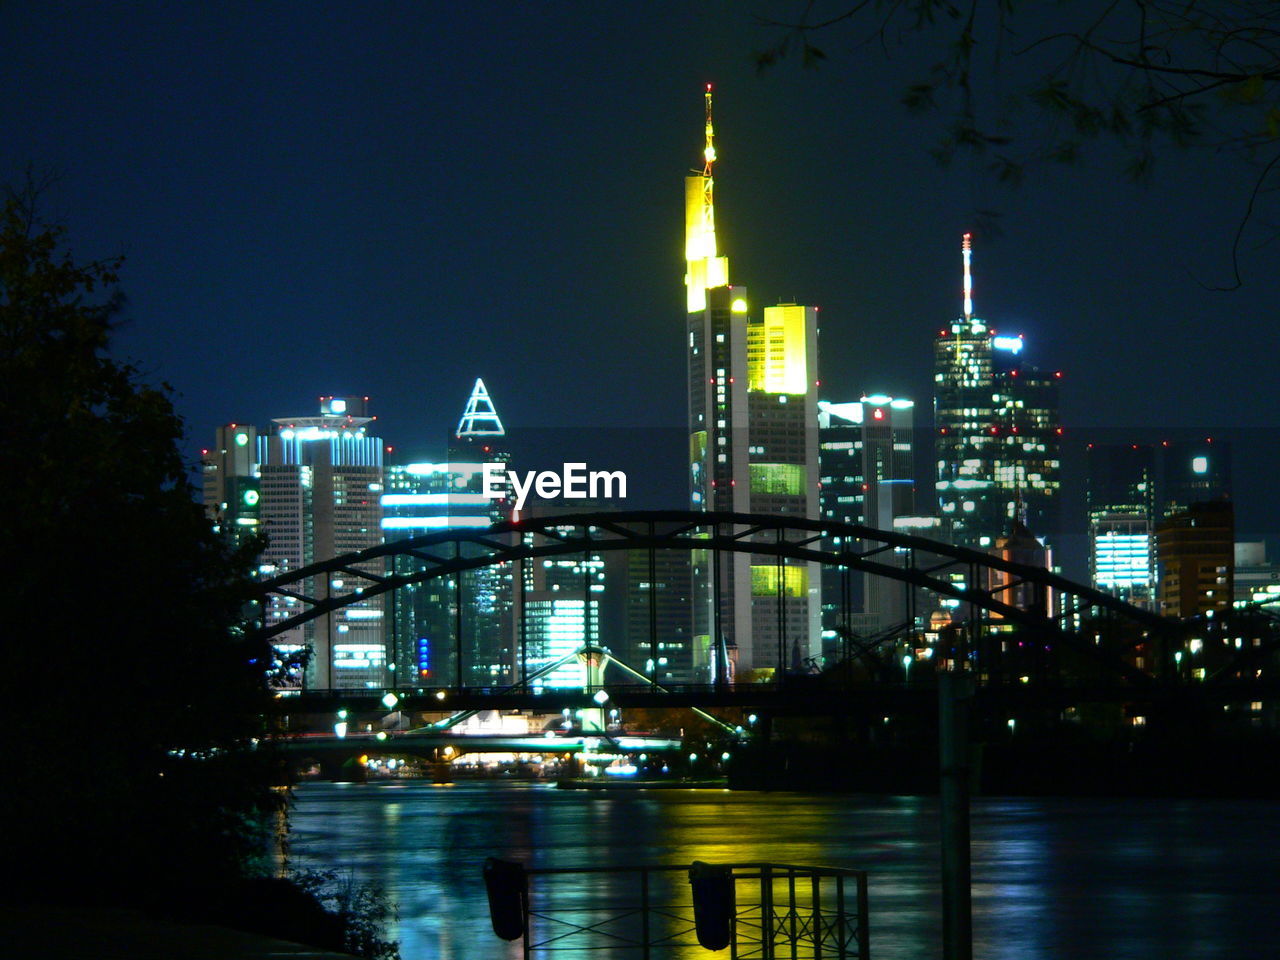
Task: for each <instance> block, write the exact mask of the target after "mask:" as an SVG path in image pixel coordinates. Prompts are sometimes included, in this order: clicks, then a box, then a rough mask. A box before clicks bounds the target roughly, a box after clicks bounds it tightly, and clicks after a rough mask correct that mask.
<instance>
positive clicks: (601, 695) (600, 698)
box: [591, 690, 609, 707]
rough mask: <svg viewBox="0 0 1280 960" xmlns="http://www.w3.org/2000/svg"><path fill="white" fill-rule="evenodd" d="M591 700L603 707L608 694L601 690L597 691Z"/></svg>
mask: <svg viewBox="0 0 1280 960" xmlns="http://www.w3.org/2000/svg"><path fill="white" fill-rule="evenodd" d="M591 699H592V700H594V701H595V702H596V703H598V704H599V705H600V706H602V707H603V706H604V705H605V703H606V702H607V701H608V699H609V694H607V693H605V692H604V691H603V690H597V691H596V692H595V695H594V696H592V698H591Z"/></svg>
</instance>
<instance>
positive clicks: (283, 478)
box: [257, 397, 387, 689]
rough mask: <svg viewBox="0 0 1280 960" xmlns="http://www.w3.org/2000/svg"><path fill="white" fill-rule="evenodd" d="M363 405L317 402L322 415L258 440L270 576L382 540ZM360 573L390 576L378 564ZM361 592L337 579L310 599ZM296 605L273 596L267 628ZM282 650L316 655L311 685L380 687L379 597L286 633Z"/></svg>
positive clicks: (343, 400) (378, 485)
mask: <svg viewBox="0 0 1280 960" xmlns="http://www.w3.org/2000/svg"><path fill="white" fill-rule="evenodd" d="M367 405H368V398H367V397H321V398H320V414H319V416H313V417H286V418H280V419H277V420H275V421H274V423H275V425H276V427H275V432H274V433H273V434H272V435H270V436H267V437H258V438H257V470H258V475H259V480H260V484H261V501H260V504H259V506H260V516H261V524H262V530H263V532H264V533H265V534H266V537H267V548H266V550H265V552H264V553H263V555H262V558H261V563H262V566H261V569H262V572H263V573H264V574H267V575H275V574H278V573H285V572H288V571H291V570H297V569H299V568H300V567H303V566H306V565H307V564H309V563H312V562H315V561H320V560H327V559H329V558H331V557H337V556H341V555H342V554H346V553H352V552H354V551H357V550H363V549H365V548H367V547H373V546H377V545H378V544H380V543H381V542H382V526H381V518H382V510H381V506H380V503H379V500H380V497H381V495H382V441H381V440H379V439H378V438H377V437H371V436H368V435H367V433H366V430H367V426H368V424H369V423H371V422H372V421H373V418H372V417H370V416H368V415H367ZM361 569H362V570H364V571H365V572H368V573H371V574H373V575H375V576H380V575H382V574H383V573H384V569H383V564H382V562H381V561H375V562H373V563H371V564H369V565H367V568H366V567H361ZM356 586H357V585H356V584H355V583H354V582H350V578H344V577H343V576H342V575H341V574H338V573H335V574H333V575H331V576H330V578H329V580H328V582H327V583H318V584H311V585H310V587H309V590H310V593H311V595H312V596H320V597H340V596H345V595H348V594H350V593H351V592H352V591H353V590H355V589H356ZM295 603H296V601H294V600H293V599H292V598H284V597H276V598H274V599H273V600H272V601H271V604H270V605H269V606H268V608H267V611H266V620H267V623H268V624H270V623H272V622H274V621H277V620H279V619H283V618H285V617H288V616H290V615H292V614H293V613H294V612H296V610H295ZM277 646H278V647H279V648H280V649H281V650H282V652H286V653H290V652H294V651H296V650H298V649H300V648H303V647H305V648H309V649H310V650H311V651H312V655H311V658H310V662H309V664H308V666H307V673H306V678H305V684H306V685H307V686H309V687H316V688H320V689H331V688H353V687H381V686H383V685H384V684H385V682H386V680H387V676H386V665H387V658H386V643H385V633H384V622H383V598H382V597H376V598H373V599H370V600H361V601H357V602H355V603H353V604H351V605H349V606H346V607H343V608H342V609H341V610H339V611H337V612H335V613H332V614H326V615H325V616H322V617H319V618H317V619H315V620H313V621H311V622H309V623H307V624H305V625H304V626H302V627H298V628H295V629H294V630H291V631H289V632H288V633H285V634H281V635H280V637H279V638H278V640H277ZM299 679H301V678H299Z"/></svg>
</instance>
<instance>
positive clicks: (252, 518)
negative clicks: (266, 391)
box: [200, 423, 262, 546]
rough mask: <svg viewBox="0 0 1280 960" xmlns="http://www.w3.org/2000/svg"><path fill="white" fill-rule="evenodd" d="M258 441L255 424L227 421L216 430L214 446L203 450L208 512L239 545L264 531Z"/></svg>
mask: <svg viewBox="0 0 1280 960" xmlns="http://www.w3.org/2000/svg"><path fill="white" fill-rule="evenodd" d="M257 444H258V430H257V428H256V427H253V426H250V425H248V424H243V423H228V424H227V425H225V426H222V427H219V428H218V429H217V431H216V433H215V436H214V445H213V447H212V449H208V450H202V451H201V459H200V473H201V482H202V488H203V495H204V497H203V499H204V510H205V515H206V516H208V518H209V520H210V521H211V522H212V523H213V526H214V530H215V531H217V532H219V533H221V534H223V535H224V536H226V537H227V538H228V539H229V540H230V541H231V542H232V543H233V544H235V545H237V546H238V545H239V544H241V543H243V542H245V541H246V540H247V539H248V538H249V537H254V536H257V535H258V534H259V533H260V532H261V531H260V529H259V528H260V524H261V507H260V504H259V500H260V499H261V495H262V490H261V486H260V484H259V482H258V471H257V462H256V459H257Z"/></svg>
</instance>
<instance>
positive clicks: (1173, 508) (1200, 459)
mask: <svg viewBox="0 0 1280 960" xmlns="http://www.w3.org/2000/svg"><path fill="white" fill-rule="evenodd" d="M1160 468H1161V469H1160V503H1159V506H1160V515H1161V517H1168V516H1170V515H1171V514H1174V513H1178V512H1180V511H1183V510H1186V509H1188V508H1189V507H1190V506H1191V505H1192V504H1193V503H1200V502H1204V501H1208V500H1229V499H1230V498H1231V445H1230V444H1229V443H1226V442H1223V441H1217V442H1215V441H1214V439H1213V438H1212V437H1205V438H1203V439H1197V440H1166V441H1165V442H1163V443H1162V444H1161V445H1160Z"/></svg>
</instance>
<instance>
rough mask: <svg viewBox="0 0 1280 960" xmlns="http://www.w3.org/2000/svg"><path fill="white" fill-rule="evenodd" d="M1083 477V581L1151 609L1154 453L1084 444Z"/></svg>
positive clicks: (1138, 447) (1135, 447) (1139, 447)
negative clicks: (1086, 564)
mask: <svg viewBox="0 0 1280 960" xmlns="http://www.w3.org/2000/svg"><path fill="white" fill-rule="evenodd" d="M1087 464H1088V465H1087V473H1086V475H1085V509H1086V511H1087V514H1088V518H1089V578H1090V583H1091V584H1092V585H1093V586H1094V587H1095V588H1097V589H1099V590H1104V591H1106V592H1107V593H1110V594H1113V595H1114V596H1116V597H1119V598H1120V599H1121V600H1125V601H1127V602H1129V603H1132V604H1134V605H1135V606H1140V607H1146V608H1151V607H1154V605H1155V452H1154V450H1153V449H1152V448H1151V447H1150V446H1146V445H1143V444H1123V445H1120V444H1116V445H1104V444H1090V445H1089V447H1088V450H1087Z"/></svg>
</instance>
